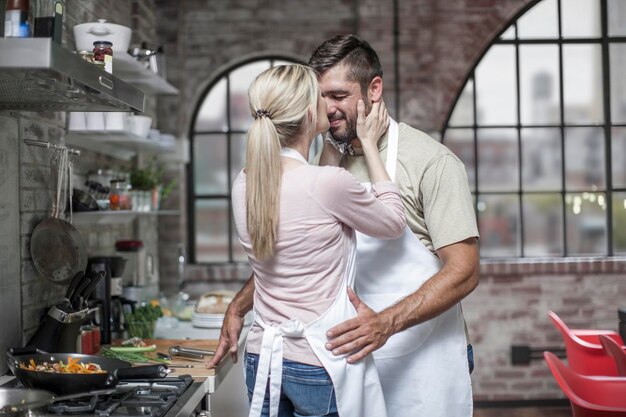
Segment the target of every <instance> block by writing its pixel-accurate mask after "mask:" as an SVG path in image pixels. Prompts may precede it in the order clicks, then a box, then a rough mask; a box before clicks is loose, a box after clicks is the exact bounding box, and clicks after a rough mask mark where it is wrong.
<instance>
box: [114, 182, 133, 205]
mask: <svg viewBox="0 0 626 417" xmlns="http://www.w3.org/2000/svg"><path fill="white" fill-rule="evenodd" d="M131 208H132V202H131V198H130V193H129V192H128V186H127V185H126V180H123V179H119V178H118V179H114V180H111V189H110V193H109V209H110V210H130V209H131Z"/></svg>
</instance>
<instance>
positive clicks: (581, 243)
mask: <svg viewBox="0 0 626 417" xmlns="http://www.w3.org/2000/svg"><path fill="white" fill-rule="evenodd" d="M606 204H607V202H606V195H605V194H604V193H590V192H585V193H578V194H567V195H566V196H565V216H566V220H567V240H566V245H567V252H568V253H569V254H570V255H603V254H606V252H607V242H606V214H605V212H606Z"/></svg>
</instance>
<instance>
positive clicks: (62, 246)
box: [30, 149, 87, 284]
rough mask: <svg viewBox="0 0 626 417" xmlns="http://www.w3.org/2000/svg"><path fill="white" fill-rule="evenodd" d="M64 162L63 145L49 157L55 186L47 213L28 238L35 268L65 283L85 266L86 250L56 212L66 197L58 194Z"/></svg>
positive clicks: (62, 187) (64, 173)
mask: <svg viewBox="0 0 626 417" xmlns="http://www.w3.org/2000/svg"><path fill="white" fill-rule="evenodd" d="M57 153H58V155H57ZM67 166H68V155H67V149H58V150H56V151H55V155H53V158H52V160H51V161H50V167H51V171H52V182H53V187H52V188H53V190H55V195H54V196H53V203H52V210H51V213H50V217H48V218H46V219H44V220H43V221H41V222H40V223H38V224H37V226H35V229H34V230H33V233H32V235H31V238H30V254H31V257H32V259H33V263H34V265H35V268H36V269H37V271H38V272H39V273H40V274H41V275H43V276H44V277H46V278H47V279H49V280H50V281H52V282H54V283H55V284H67V283H68V282H69V281H70V280H71V279H72V277H74V276H75V275H76V274H77V273H78V272H80V271H84V270H85V268H86V267H87V250H86V248H85V244H84V242H83V240H82V237H81V235H80V233H79V232H78V230H76V228H75V227H74V226H72V224H71V223H68V222H66V221H65V220H63V219H61V218H60V216H59V212H60V206H61V202H65V201H66V199H61V194H62V193H63V190H64V188H65V183H66V180H67V176H68V175H67V172H66V171H67V169H66V168H67ZM63 204H64V203H63Z"/></svg>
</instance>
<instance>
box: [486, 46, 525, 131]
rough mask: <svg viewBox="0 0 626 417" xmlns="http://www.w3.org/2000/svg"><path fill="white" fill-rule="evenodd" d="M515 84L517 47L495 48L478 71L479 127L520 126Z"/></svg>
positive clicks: (487, 55) (489, 52)
mask: <svg viewBox="0 0 626 417" xmlns="http://www.w3.org/2000/svg"><path fill="white" fill-rule="evenodd" d="M515 80H516V76H515V47H514V46H509V45H495V46H492V47H491V49H489V51H488V52H487V53H486V54H485V56H484V57H483V59H482V61H481V62H480V63H479V64H478V66H477V67H476V100H477V112H478V113H477V116H478V117H477V118H478V123H479V124H481V125H510V124H517V99H516V93H515V86H516V84H517V83H516V81H515Z"/></svg>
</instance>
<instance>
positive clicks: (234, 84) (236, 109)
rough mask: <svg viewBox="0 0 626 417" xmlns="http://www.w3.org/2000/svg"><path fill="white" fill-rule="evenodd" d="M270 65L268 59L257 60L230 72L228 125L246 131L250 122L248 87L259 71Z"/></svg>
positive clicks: (233, 128)
mask: <svg viewBox="0 0 626 417" xmlns="http://www.w3.org/2000/svg"><path fill="white" fill-rule="evenodd" d="M269 67H270V62H269V61H258V62H253V63H252V64H248V65H244V66H243V67H240V68H237V69H236V70H234V71H233V72H231V73H230V75H229V79H230V127H231V129H232V130H240V131H246V130H248V126H250V124H251V123H252V116H251V113H250V107H249V105H248V88H250V84H252V81H254V79H255V78H256V77H257V75H259V74H260V73H261V72H263V71H265V70H266V69H268V68H269Z"/></svg>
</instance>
